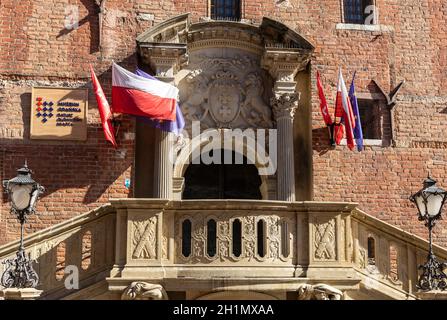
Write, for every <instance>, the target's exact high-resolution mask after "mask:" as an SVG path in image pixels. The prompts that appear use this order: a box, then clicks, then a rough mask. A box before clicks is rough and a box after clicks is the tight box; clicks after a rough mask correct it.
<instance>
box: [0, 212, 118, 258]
mask: <svg viewBox="0 0 447 320" xmlns="http://www.w3.org/2000/svg"><path fill="white" fill-rule="evenodd" d="M112 213H113V214H114V213H115V209H114V208H113V207H112V206H111V205H110V203H107V204H104V205H102V206H101V207H99V208H95V209H93V210H91V211H88V212H86V213H83V214H81V215H79V216H76V217H73V218H70V219H68V220H66V221H63V222H61V223H58V224H56V225H54V226H52V227H49V228H47V229H43V230H39V231H37V232H35V233H32V234H30V235H27V236H26V237H25V238H24V241H23V243H24V245H25V248H29V247H31V246H33V245H36V244H39V243H41V242H45V241H47V240H48V239H51V238H53V237H58V236H60V235H62V234H64V233H65V232H69V231H70V230H72V229H73V228H76V227H79V226H81V225H84V224H87V223H89V222H93V221H95V220H97V219H100V218H102V217H104V216H105V215H108V214H112ZM19 243H20V240H15V241H12V242H8V243H6V244H4V245H1V246H0V258H1V257H4V256H8V255H11V254H12V253H14V252H15V251H17V249H18V247H19Z"/></svg>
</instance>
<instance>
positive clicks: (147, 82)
mask: <svg viewBox="0 0 447 320" xmlns="http://www.w3.org/2000/svg"><path fill="white" fill-rule="evenodd" d="M177 96H178V89H177V88H176V87H174V86H173V85H170V84H168V83H165V82H162V81H159V80H154V79H148V78H144V77H141V76H138V75H136V74H134V73H132V72H130V71H128V70H126V69H124V68H122V67H120V66H119V65H117V64H116V63H113V65H112V105H113V111H114V112H119V113H125V114H131V115H134V116H142V117H148V118H150V119H153V120H170V121H175V113H176V103H177Z"/></svg>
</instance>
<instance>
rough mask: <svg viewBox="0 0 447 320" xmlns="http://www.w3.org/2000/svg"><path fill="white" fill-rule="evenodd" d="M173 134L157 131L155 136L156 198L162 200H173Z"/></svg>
mask: <svg viewBox="0 0 447 320" xmlns="http://www.w3.org/2000/svg"><path fill="white" fill-rule="evenodd" d="M173 141H174V138H173V134H172V133H171V132H166V131H162V130H157V131H156V134H155V154H154V156H155V158H154V196H155V197H156V198H160V199H171V198H172V184H173V183H172V171H173V163H171V160H170V154H171V152H172V150H173V148H174V143H173Z"/></svg>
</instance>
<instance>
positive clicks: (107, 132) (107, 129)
mask: <svg viewBox="0 0 447 320" xmlns="http://www.w3.org/2000/svg"><path fill="white" fill-rule="evenodd" d="M90 73H91V76H92V83H93V90H94V91H95V97H96V102H97V104H98V110H99V115H100V117H101V123H102V130H103V131H104V136H105V138H106V140H107V141H110V143H111V144H112V145H113V146H114V147H115V148H116V147H117V144H116V141H115V130H114V129H113V125H112V121H111V119H112V117H113V115H112V110H111V109H110V106H109V103H108V102H107V99H106V96H105V95H104V91H102V88H101V84H100V83H99V81H98V78H97V77H96V74H95V71H93V68H92V65H90Z"/></svg>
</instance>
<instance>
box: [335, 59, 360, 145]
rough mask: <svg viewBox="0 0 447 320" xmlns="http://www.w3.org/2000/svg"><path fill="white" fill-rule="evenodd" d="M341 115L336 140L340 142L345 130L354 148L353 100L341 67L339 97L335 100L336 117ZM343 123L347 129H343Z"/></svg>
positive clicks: (347, 139)
mask: <svg viewBox="0 0 447 320" xmlns="http://www.w3.org/2000/svg"><path fill="white" fill-rule="evenodd" d="M337 116H341V123H340V125H339V126H338V130H337V132H336V133H335V137H336V142H337V144H340V140H341V139H342V137H343V131H346V142H347V145H348V147H349V149H351V150H353V149H354V147H355V145H354V128H355V117H354V112H353V111H352V106H351V101H350V98H349V94H348V90H347V89H346V84H345V80H344V79H343V74H342V72H341V68H340V69H339V71H338V85H337V99H336V102H335V117H337ZM343 124H344V127H345V130H343Z"/></svg>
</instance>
